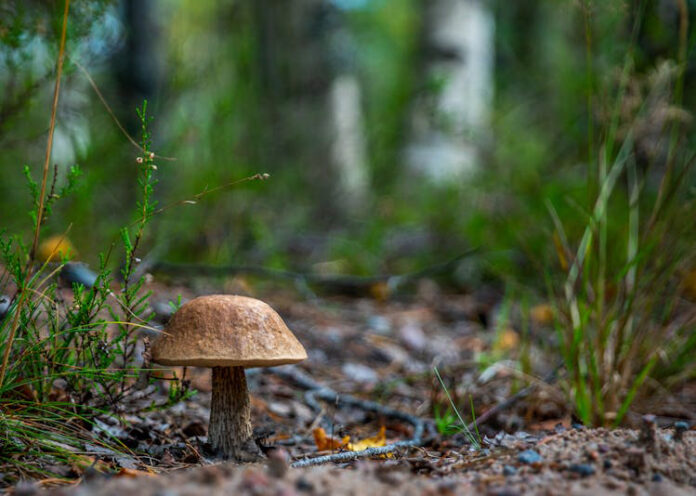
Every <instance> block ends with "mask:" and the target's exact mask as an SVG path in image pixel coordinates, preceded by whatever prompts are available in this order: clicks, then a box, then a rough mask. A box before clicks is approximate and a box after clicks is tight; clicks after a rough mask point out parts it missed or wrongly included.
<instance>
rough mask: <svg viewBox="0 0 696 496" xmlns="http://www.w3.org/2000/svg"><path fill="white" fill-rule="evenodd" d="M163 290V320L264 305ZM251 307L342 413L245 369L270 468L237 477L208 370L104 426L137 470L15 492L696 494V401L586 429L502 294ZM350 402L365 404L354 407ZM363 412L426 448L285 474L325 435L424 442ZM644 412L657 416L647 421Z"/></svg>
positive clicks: (111, 459)
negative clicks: (219, 451) (210, 306)
mask: <svg viewBox="0 0 696 496" xmlns="http://www.w3.org/2000/svg"><path fill="white" fill-rule="evenodd" d="M153 289H154V290H155V298H154V300H153V301H154V302H155V304H156V305H160V306H161V307H166V305H164V303H166V301H167V300H169V299H172V300H173V299H175V296H176V295H177V294H178V293H182V294H183V295H184V297H185V298H190V297H193V296H195V294H204V293H214V292H226V293H244V292H246V293H250V292H252V291H250V290H249V286H248V285H246V284H244V281H240V280H233V281H230V282H227V283H226V284H225V286H224V289H221V288H219V287H205V286H203V287H197V288H196V290H195V294H194V291H192V290H190V289H188V288H185V287H165V286H153ZM252 293H253V292H252ZM250 296H255V297H260V298H262V299H264V300H265V301H267V302H268V303H269V304H270V305H271V306H272V307H273V308H275V309H276V310H277V311H278V312H279V313H280V314H281V315H282V316H283V318H284V319H285V321H286V322H287V324H288V327H290V329H292V330H293V331H294V333H295V334H296V336H297V337H298V339H299V340H300V341H301V342H302V343H303V344H304V346H305V348H306V349H307V351H308V355H309V358H308V360H306V361H305V362H303V363H301V364H298V365H294V366H290V367H296V368H297V370H299V371H301V372H302V373H303V374H305V375H306V376H309V377H311V379H313V380H314V381H316V382H318V383H320V384H321V385H322V386H326V387H329V388H331V389H332V390H333V391H335V392H336V393H337V394H338V398H337V399H336V401H333V402H326V401H318V400H316V399H313V398H311V397H310V395H307V394H305V390H304V389H303V388H302V387H300V386H299V385H298V384H296V383H293V382H292V381H289V380H288V379H287V374H282V373H277V372H276V371H275V370H274V369H250V370H247V381H248V384H249V390H250V392H251V409H252V420H253V422H254V427H255V434H254V435H255V439H256V441H257V442H258V443H259V445H260V446H261V448H262V450H263V451H264V452H265V453H266V456H267V460H266V461H265V462H261V463H255V464H246V465H235V464H233V463H229V462H223V461H221V460H219V459H217V458H216V456H215V454H214V453H212V451H211V450H210V446H209V445H208V444H207V437H206V436H207V425H208V418H209V415H210V410H209V407H210V389H211V377H210V376H211V374H210V370H209V369H188V370H186V371H184V370H183V369H175V372H176V373H177V375H178V376H179V377H181V376H182V374H186V378H187V381H189V383H190V386H191V388H192V389H194V390H195V391H196V394H195V395H192V396H190V397H188V398H187V399H185V400H183V401H180V402H178V403H176V404H173V405H170V406H166V407H162V408H152V406H153V405H165V404H166V403H167V397H168V391H167V387H168V384H169V383H168V382H167V381H163V382H161V383H159V384H158V386H156V387H151V388H150V389H148V390H146V391H143V393H142V394H141V395H139V397H137V398H136V399H134V401H133V402H132V403H131V404H129V405H126V406H124V411H123V412H120V414H119V415H115V414H114V415H104V416H102V417H100V418H99V422H98V425H99V426H100V427H99V429H101V430H103V431H105V432H108V433H109V434H110V435H111V436H114V437H115V438H118V439H119V440H120V441H121V442H122V443H123V444H124V445H125V446H127V447H128V448H129V449H131V450H132V455H127V456H124V455H123V454H117V453H115V452H109V451H108V450H105V449H103V448H97V447H86V455H87V456H90V457H91V459H93V460H94V463H92V466H90V467H88V468H86V469H79V470H78V469H75V468H74V467H73V468H72V470H73V472H77V474H76V475H78V476H79V479H78V480H77V483H75V484H69V485H64V484H62V483H61V484H59V483H58V482H59V481H57V480H56V479H52V480H44V481H33V482H32V481H26V482H22V483H20V484H19V485H17V486H15V487H14V488H11V489H10V491H11V492H14V493H15V494H33V493H34V492H35V491H37V490H38V489H39V488H41V489H47V490H49V491H50V493H51V494H66V495H68V494H69V495H73V494H76V495H81V494H85V495H87V494H95V495H111V494H113V495H116V494H118V495H122V494H129V493H131V494H138V495H147V494H152V495H162V496H164V495H167V496H170V495H171V496H177V495H198V494H254V495H294V494H297V495H302V494H356V495H358V494H406V495H408V494H433V495H435V494H438V495H439V494H444V495H447V494H452V495H455V494H491V495H501V496H502V495H514V494H563V493H566V494H578V495H581V494H588V495H589V494H636V495H638V494H664V495H673V494H675V495H679V494H696V431H694V430H690V431H687V432H684V433H682V434H681V435H680V434H678V433H677V431H676V430H675V428H674V423H675V421H678V420H685V421H686V422H687V425H691V426H693V425H694V423H695V421H696V387H694V385H693V384H686V385H685V386H684V387H683V388H682V390H681V391H679V392H677V393H671V394H668V393H666V392H664V391H662V390H661V389H659V388H654V390H650V389H648V393H649V394H646V395H644V396H643V397H640V398H638V399H637V401H636V402H635V404H634V406H633V407H632V411H631V412H629V415H628V416H627V420H626V427H627V428H622V429H614V430H609V429H588V428H585V427H582V426H580V425H578V424H577V423H575V421H574V420H575V419H574V418H573V417H572V413H571V412H572V410H571V408H570V406H569V405H568V403H567V399H566V395H565V394H564V392H563V391H562V390H561V389H560V386H558V385H557V383H556V381H550V382H547V381H545V380H544V379H543V378H549V377H552V376H553V374H554V371H557V370H558V369H557V366H558V364H557V363H554V362H553V360H550V359H549V356H551V354H550V350H551V349H552V346H551V344H552V341H553V339H554V336H555V334H554V332H553V330H552V329H550V328H549V327H547V325H546V322H545V321H544V320H543V319H538V320H535V319H534V318H532V322H531V324H530V327H529V329H528V332H527V333H526V337H525V339H521V333H520V332H519V329H520V326H518V325H517V322H519V312H518V310H517V309H515V308H514V307H513V308H503V305H502V304H501V300H502V296H501V295H500V294H499V293H497V292H496V291H495V290H493V289H490V288H483V289H481V290H479V291H477V292H474V293H471V294H467V295H448V294H445V293H444V292H443V291H441V290H440V288H439V287H438V286H437V285H436V284H435V283H433V282H432V281H422V282H421V284H419V287H418V291H417V292H416V293H415V295H414V296H410V297H402V298H392V299H389V300H387V301H383V300H382V299H381V298H379V299H375V298H341V297H332V298H317V299H313V300H303V301H298V296H297V294H295V293H293V292H288V293H282V292H278V291H274V292H273V293H270V294H269V293H264V294H262V295H259V294H251V295H250ZM503 314H505V315H506V316H507V318H508V320H507V321H505V320H503ZM165 318H166V317H165ZM434 367H437V370H438V372H439V373H440V375H441V376H442V380H443V382H444V383H445V385H446V386H447V391H448V392H449V393H450V395H451V396H452V399H453V401H454V402H455V403H456V404H457V405H458V407H459V412H460V414H461V415H462V416H463V417H464V419H465V420H466V421H469V420H471V408H472V405H473V408H474V410H475V415H476V417H479V418H485V422H482V423H481V425H480V426H479V430H478V433H477V434H476V433H475V434H474V438H478V439H480V442H481V446H480V448H479V449H474V448H473V447H472V444H471V438H470V437H468V436H466V435H465V434H464V433H462V432H460V431H461V429H456V428H455V429H451V430H450V432H445V431H444V424H447V423H449V422H446V421H445V419H444V417H443V416H444V413H443V412H447V411H449V410H448V399H447V397H446V395H445V392H444V389H443V387H442V385H441V384H440V383H439V382H438V380H437V379H435V375H434V373H433V368H434ZM281 370H287V369H281ZM170 373H171V372H169V371H168V369H167V370H163V372H162V374H163V375H167V374H170ZM530 384H531V385H533V386H534V387H533V388H531V389H530V390H529V393H528V394H525V395H518V396H519V398H518V400H517V401H514V402H512V403H510V404H509V405H507V406H506V407H505V408H502V409H500V410H499V411H496V413H495V414H493V415H491V416H485V417H481V416H482V415H484V413H485V412H487V411H489V410H490V409H491V408H494V407H496V406H497V405H500V404H501V403H503V402H505V400H507V399H509V398H511V397H514V395H515V393H518V392H519V391H520V390H522V389H523V388H525V387H526V386H528V385H530ZM346 395H350V396H351V397H352V398H357V399H358V400H359V401H358V402H357V403H356V402H353V403H351V402H349V401H342V400H341V398H346ZM360 400H361V401H364V402H367V401H372V402H377V403H378V404H379V405H381V406H383V407H384V408H391V409H396V410H399V411H400V412H404V413H405V414H408V416H411V417H415V418H419V419H422V420H423V421H424V422H425V425H426V429H425V433H424V436H423V439H422V440H421V443H420V445H419V446H417V447H400V448H396V449H395V450H394V451H393V452H392V453H391V454H390V455H387V456H384V455H382V456H377V457H372V458H365V459H359V460H353V461H349V462H340V463H330V464H324V465H320V466H315V467H306V468H292V467H290V466H289V465H290V464H291V463H292V462H294V461H297V460H304V459H308V458H312V457H315V456H318V455H325V454H327V453H331V452H339V451H341V450H342V449H345V446H344V447H342V448H335V449H334V450H333V451H331V450H329V451H324V452H320V451H319V449H318V447H317V445H316V443H315V440H314V436H313V433H314V431H315V429H316V428H318V427H321V428H323V429H324V432H325V433H326V434H327V435H328V436H330V437H332V438H335V439H336V442H337V443H339V444H340V441H339V440H341V439H342V438H343V437H344V436H349V437H350V441H351V442H356V441H360V440H364V439H366V438H370V437H372V436H375V435H376V434H377V433H378V432H379V430H380V428H381V427H384V428H385V432H386V442H387V443H393V442H399V441H404V440H407V439H410V438H411V437H412V436H413V435H414V427H413V425H411V424H410V423H409V422H407V421H405V420H404V418H406V417H403V418H396V417H395V416H394V415H391V414H389V411H388V410H384V411H377V412H375V411H371V410H370V409H366V408H361V406H360ZM144 406H148V407H150V408H148V409H144V408H143V407H144ZM438 412H439V413H438ZM648 413H649V414H652V415H651V416H648V417H646V416H645V414H648ZM450 420H452V422H451V423H452V426H450V427H456V426H457V425H459V423H458V421H457V419H456V417H454V416H452V417H451V419H450ZM438 425H439V429H438ZM72 475H74V474H72Z"/></svg>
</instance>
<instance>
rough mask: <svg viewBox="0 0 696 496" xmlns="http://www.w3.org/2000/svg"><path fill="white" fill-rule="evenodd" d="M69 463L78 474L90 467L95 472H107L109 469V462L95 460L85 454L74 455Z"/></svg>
mask: <svg viewBox="0 0 696 496" xmlns="http://www.w3.org/2000/svg"><path fill="white" fill-rule="evenodd" d="M70 465H71V466H72V468H73V470H74V471H75V472H77V473H78V474H82V473H84V471H85V470H87V469H88V468H90V467H91V468H92V469H94V470H96V471H97V472H108V471H109V470H110V469H111V464H109V463H106V462H105V461H103V460H98V459H97V460H95V458H94V457H93V456H87V455H78V456H76V457H75V458H74V459H73V460H72V463H71V464H70Z"/></svg>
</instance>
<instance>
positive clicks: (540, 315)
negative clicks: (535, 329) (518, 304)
mask: <svg viewBox="0 0 696 496" xmlns="http://www.w3.org/2000/svg"><path fill="white" fill-rule="evenodd" d="M529 316H530V317H531V318H532V320H533V321H534V322H535V323H537V324H538V325H543V326H546V325H550V324H552V323H553V307H552V306H551V305H549V304H548V303H541V304H539V305H535V306H533V307H532V308H531V310H530V311H529Z"/></svg>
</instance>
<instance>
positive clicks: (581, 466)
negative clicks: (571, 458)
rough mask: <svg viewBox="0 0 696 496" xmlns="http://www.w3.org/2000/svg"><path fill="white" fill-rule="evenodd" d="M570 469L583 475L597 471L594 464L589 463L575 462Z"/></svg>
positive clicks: (586, 475) (587, 475)
mask: <svg viewBox="0 0 696 496" xmlns="http://www.w3.org/2000/svg"><path fill="white" fill-rule="evenodd" d="M569 470H570V471H571V472H573V473H575V474H578V475H580V476H582V477H589V476H590V475H594V473H595V468H594V466H592V465H590V464H588V463H574V464H572V465H571V466H570V468H569Z"/></svg>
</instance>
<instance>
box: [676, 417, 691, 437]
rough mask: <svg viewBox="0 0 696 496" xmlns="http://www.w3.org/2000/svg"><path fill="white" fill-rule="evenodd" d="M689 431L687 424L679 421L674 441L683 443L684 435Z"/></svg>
mask: <svg viewBox="0 0 696 496" xmlns="http://www.w3.org/2000/svg"><path fill="white" fill-rule="evenodd" d="M688 430H689V424H688V423H687V422H684V421H683V420H682V421H679V422H675V423H674V440H675V441H681V440H683V439H684V433H685V432H686V431H688Z"/></svg>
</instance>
